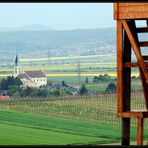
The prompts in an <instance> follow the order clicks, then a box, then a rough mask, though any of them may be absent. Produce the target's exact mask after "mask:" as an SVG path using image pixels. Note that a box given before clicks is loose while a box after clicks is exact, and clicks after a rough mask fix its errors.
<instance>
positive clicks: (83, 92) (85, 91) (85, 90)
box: [79, 84, 88, 95]
mask: <svg viewBox="0 0 148 148" xmlns="http://www.w3.org/2000/svg"><path fill="white" fill-rule="evenodd" d="M87 93H88V90H87V88H86V87H85V84H82V85H81V88H80V91H79V94H80V95H84V94H87Z"/></svg>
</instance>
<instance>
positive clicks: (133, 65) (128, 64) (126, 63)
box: [124, 62, 148, 67]
mask: <svg viewBox="0 0 148 148" xmlns="http://www.w3.org/2000/svg"><path fill="white" fill-rule="evenodd" d="M145 65H146V67H148V62H145ZM124 67H140V65H139V63H137V62H125V63H124Z"/></svg>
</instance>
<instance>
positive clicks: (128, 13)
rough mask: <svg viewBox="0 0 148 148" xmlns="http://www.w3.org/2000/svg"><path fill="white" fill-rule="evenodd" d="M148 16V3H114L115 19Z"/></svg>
mask: <svg viewBox="0 0 148 148" xmlns="http://www.w3.org/2000/svg"><path fill="white" fill-rule="evenodd" d="M140 18H148V3H116V4H114V19H116V20H120V19H140Z"/></svg>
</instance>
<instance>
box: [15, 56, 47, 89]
mask: <svg viewBox="0 0 148 148" xmlns="http://www.w3.org/2000/svg"><path fill="white" fill-rule="evenodd" d="M14 77H19V78H20V80H21V81H22V83H23V87H27V86H28V87H40V86H46V85H47V77H46V75H45V74H44V72H43V71H41V70H29V71H23V69H22V68H21V66H20V65H19V63H18V55H16V59H15V66H14Z"/></svg>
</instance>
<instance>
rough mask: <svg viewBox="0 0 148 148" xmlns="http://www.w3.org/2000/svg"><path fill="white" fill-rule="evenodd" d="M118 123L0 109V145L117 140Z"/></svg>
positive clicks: (93, 142)
mask: <svg viewBox="0 0 148 148" xmlns="http://www.w3.org/2000/svg"><path fill="white" fill-rule="evenodd" d="M119 131H120V128H119V126H111V125H102V124H95V123H92V122H86V121H80V120H68V119H67V120H66V119H61V118H55V117H45V116H41V115H35V114H31V113H20V112H8V111H3V110H0V139H2V140H0V145H2V144H4V145H7V144H8V145H9V144H10V145H11V144H22V145H24V144H29V145H30V144H35V145H36V144H50V145H53V144H60V145H63V144H99V143H108V142H112V141H119V140H118V138H119V137H120V136H119V135H120V132H119Z"/></svg>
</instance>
